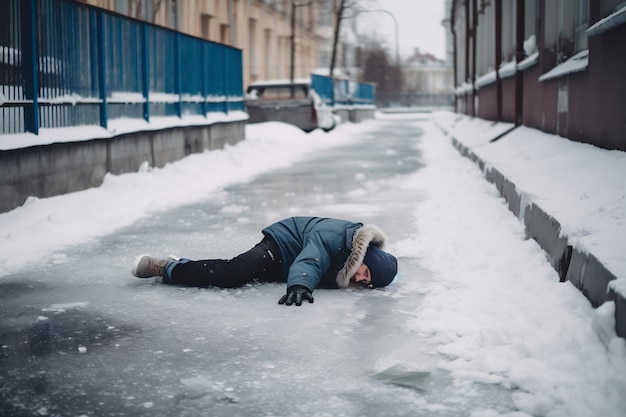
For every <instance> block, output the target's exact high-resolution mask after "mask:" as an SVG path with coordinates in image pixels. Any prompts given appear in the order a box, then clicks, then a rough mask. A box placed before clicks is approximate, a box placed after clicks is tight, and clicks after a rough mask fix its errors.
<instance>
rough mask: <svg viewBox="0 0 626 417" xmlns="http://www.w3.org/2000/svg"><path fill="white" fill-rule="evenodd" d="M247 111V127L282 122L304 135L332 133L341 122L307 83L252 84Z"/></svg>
mask: <svg viewBox="0 0 626 417" xmlns="http://www.w3.org/2000/svg"><path fill="white" fill-rule="evenodd" d="M246 108H247V112H248V115H249V119H248V123H260V122H267V121H279V122H285V123H289V124H292V125H294V126H297V127H299V128H301V129H302V130H304V131H305V132H310V131H312V130H314V129H317V128H320V129H324V130H325V131H329V130H331V129H333V128H334V127H335V125H336V124H337V120H338V118H337V116H335V115H334V114H333V111H332V108H331V107H330V106H327V105H326V103H324V101H323V100H322V99H321V98H320V96H319V95H317V94H316V93H315V91H314V90H313V89H312V88H311V83H310V82H309V81H307V80H304V81H295V82H294V83H291V82H290V81H262V82H255V83H252V84H250V85H249V86H248V88H247V89H246Z"/></svg>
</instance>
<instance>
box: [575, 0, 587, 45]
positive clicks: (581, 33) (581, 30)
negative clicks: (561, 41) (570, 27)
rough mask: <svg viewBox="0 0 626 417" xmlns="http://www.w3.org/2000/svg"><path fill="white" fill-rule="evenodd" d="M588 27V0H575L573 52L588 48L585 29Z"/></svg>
mask: <svg viewBox="0 0 626 417" xmlns="http://www.w3.org/2000/svg"><path fill="white" fill-rule="evenodd" d="M588 28H589V0H577V1H576V21H575V26H574V52H579V51H583V50H585V49H588V48H589V46H588V43H587V29H588Z"/></svg>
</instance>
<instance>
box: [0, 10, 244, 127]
mask: <svg viewBox="0 0 626 417" xmlns="http://www.w3.org/2000/svg"><path fill="white" fill-rule="evenodd" d="M242 79H243V74H242V57H241V50H239V49H236V48H232V47H229V46H227V45H222V44H217V43H213V42H209V41H206V40H203V39H199V38H195V37H193V36H189V35H185V34H182V33H179V32H176V31H173V30H170V29H167V28H164V27H160V26H156V25H153V24H151V23H147V22H144V21H140V20H135V19H132V18H129V17H126V16H122V15H119V14H116V13H111V12H108V11H106V10H103V9H99V8H96V7H92V6H89V5H85V4H80V3H77V2H73V1H68V0H3V1H2V2H0V123H1V130H0V133H2V134H7V133H23V132H32V133H34V134H38V132H39V129H40V128H57V127H71V126H79V125H96V126H102V127H105V128H106V127H107V125H108V123H109V121H110V120H112V119H118V118H136V119H144V120H146V121H149V120H150V118H151V117H155V116H178V117H182V116H183V115H204V116H207V115H208V114H210V113H214V112H223V113H228V112H229V111H236V110H243V109H244V108H245V103H244V98H243V83H242Z"/></svg>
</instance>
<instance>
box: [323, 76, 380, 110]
mask: <svg viewBox="0 0 626 417" xmlns="http://www.w3.org/2000/svg"><path fill="white" fill-rule="evenodd" d="M311 88H313V90H314V91H315V92H316V93H317V94H318V95H319V96H320V97H321V98H322V100H323V101H324V102H325V103H326V105H329V106H333V107H334V106H337V105H366V106H369V105H371V106H374V105H375V103H376V89H375V87H374V85H372V84H368V83H360V82H357V81H351V80H344V79H336V78H331V77H327V76H324V75H317V74H312V75H311Z"/></svg>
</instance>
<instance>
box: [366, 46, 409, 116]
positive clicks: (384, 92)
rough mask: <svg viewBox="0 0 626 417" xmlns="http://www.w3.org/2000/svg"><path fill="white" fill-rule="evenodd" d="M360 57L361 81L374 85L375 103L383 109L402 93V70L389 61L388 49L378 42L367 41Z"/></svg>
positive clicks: (392, 61) (396, 64)
mask: <svg viewBox="0 0 626 417" xmlns="http://www.w3.org/2000/svg"><path fill="white" fill-rule="evenodd" d="M361 56H362V62H361V66H362V68H363V76H362V77H363V81H365V82H370V83H374V84H376V97H377V101H378V102H379V104H380V105H381V106H383V107H384V106H386V105H388V104H389V102H391V101H394V98H396V97H399V96H400V93H401V92H402V88H403V83H404V81H403V77H402V68H400V67H399V66H398V63H397V62H395V61H394V60H393V59H390V57H389V52H388V48H386V47H385V45H384V43H382V42H381V41H379V40H375V39H369V40H368V41H367V42H366V44H365V47H364V48H363V50H362V52H361Z"/></svg>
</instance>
